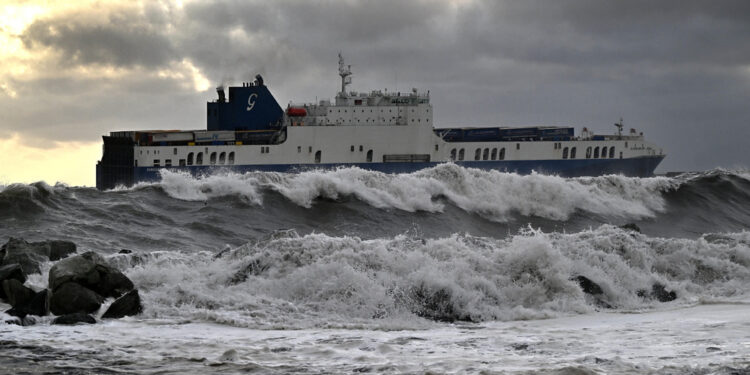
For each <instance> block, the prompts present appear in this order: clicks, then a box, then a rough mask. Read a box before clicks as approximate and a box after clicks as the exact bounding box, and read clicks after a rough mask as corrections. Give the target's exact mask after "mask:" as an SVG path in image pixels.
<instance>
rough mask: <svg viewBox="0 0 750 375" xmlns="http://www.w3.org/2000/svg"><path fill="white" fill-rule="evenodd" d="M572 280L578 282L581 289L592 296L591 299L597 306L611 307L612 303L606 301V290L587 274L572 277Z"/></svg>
mask: <svg viewBox="0 0 750 375" xmlns="http://www.w3.org/2000/svg"><path fill="white" fill-rule="evenodd" d="M571 280H573V281H575V282H577V283H578V286H580V287H581V290H582V291H583V292H584V293H586V294H587V295H589V296H591V297H589V298H591V300H592V301H593V303H594V304H595V305H596V306H599V307H603V308H605V309H611V308H612V305H611V304H609V303H608V302H607V301H606V298H607V295H606V294H604V290H603V289H602V287H601V286H599V284H597V283H595V282H593V281H591V279H589V278H588V277H586V276H582V275H578V276H574V277H572V278H571Z"/></svg>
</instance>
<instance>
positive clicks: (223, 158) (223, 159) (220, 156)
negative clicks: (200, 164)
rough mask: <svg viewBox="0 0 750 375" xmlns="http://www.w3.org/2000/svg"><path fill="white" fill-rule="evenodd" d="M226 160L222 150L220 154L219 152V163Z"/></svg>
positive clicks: (225, 154)
mask: <svg viewBox="0 0 750 375" xmlns="http://www.w3.org/2000/svg"><path fill="white" fill-rule="evenodd" d="M226 161H227V153H226V152H222V153H221V154H219V164H224V162H226Z"/></svg>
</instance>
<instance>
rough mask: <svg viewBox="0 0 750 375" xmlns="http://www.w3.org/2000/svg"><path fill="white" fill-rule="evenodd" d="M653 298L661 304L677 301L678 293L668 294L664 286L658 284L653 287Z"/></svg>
mask: <svg viewBox="0 0 750 375" xmlns="http://www.w3.org/2000/svg"><path fill="white" fill-rule="evenodd" d="M651 297H652V298H655V299H657V300H658V301H659V302H671V301H674V300H676V299H677V293H675V292H674V291H671V292H667V289H666V288H665V287H664V285H661V284H659V283H656V284H654V285H653V286H651Z"/></svg>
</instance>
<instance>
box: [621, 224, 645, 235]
mask: <svg viewBox="0 0 750 375" xmlns="http://www.w3.org/2000/svg"><path fill="white" fill-rule="evenodd" d="M620 229H624V230H629V231H631V232H638V233H641V228H640V227H638V226H637V225H635V224H634V223H628V224H625V225H620Z"/></svg>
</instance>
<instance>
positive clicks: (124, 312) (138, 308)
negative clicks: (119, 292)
mask: <svg viewBox="0 0 750 375" xmlns="http://www.w3.org/2000/svg"><path fill="white" fill-rule="evenodd" d="M142 311H143V306H142V305H141V296H140V295H139V294H138V290H137V289H133V290H131V291H130V292H128V293H126V294H125V295H124V296H122V297H120V298H118V299H117V301H115V302H114V303H112V305H110V306H109V308H108V309H107V312H105V313H104V315H102V318H111V319H119V318H122V317H124V316H133V315H138V314H140V313H141V312H142Z"/></svg>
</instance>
